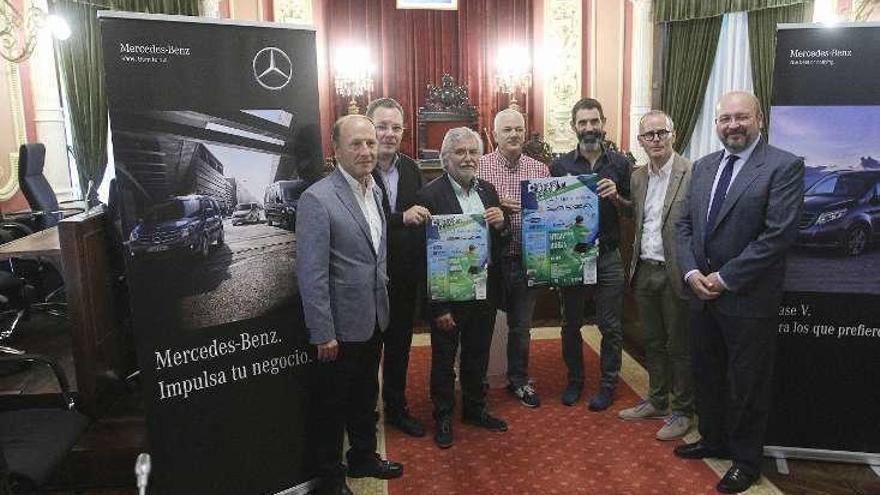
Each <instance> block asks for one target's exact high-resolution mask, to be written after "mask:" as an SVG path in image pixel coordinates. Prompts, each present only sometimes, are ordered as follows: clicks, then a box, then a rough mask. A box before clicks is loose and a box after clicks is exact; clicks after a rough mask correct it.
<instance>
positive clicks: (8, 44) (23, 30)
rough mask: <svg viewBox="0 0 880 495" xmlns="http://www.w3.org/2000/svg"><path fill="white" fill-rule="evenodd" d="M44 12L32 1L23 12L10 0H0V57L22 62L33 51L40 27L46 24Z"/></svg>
mask: <svg viewBox="0 0 880 495" xmlns="http://www.w3.org/2000/svg"><path fill="white" fill-rule="evenodd" d="M47 17H48V16H47V15H46V12H44V11H43V9H41V8H39V7H36V6H35V5H33V4H32V3H31V4H30V6H29V7H25V9H24V13H21V12H19V11H18V9H16V8H15V6H14V5H13V4H12V2H10V0H2V2H0V57H3V58H4V59H6V60H8V61H10V62H13V63H18V62H23V61H25V60H27V58H28V57H30V56H31V54H33V53H34V48H36V46H37V40H38V37H39V34H40V31H41V30H42V28H43V27H44V26H45V25H46V19H47Z"/></svg>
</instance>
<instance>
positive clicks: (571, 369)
mask: <svg viewBox="0 0 880 495" xmlns="http://www.w3.org/2000/svg"><path fill="white" fill-rule="evenodd" d="M596 278H597V285H596V292H595V294H596V296H595V297H596V316H597V320H598V323H599V332H601V334H602V346H601V351H600V353H599V362H600V366H601V368H602V379H601V383H600V386H601V387H603V388H608V389H611V390H613V389H614V388H615V387H617V379H618V375H619V374H620V361H621V354H622V352H623V326H622V324H621V320H622V318H623V290H624V285H625V282H624V277H623V262H621V260H620V251H619V250H618V249H610V250H607V251H601V250H600V252H599V259H598V260H597V266H596ZM587 288H588V287H587V286H585V285H576V286H573V287H563V288H562V289H561V290H560V292H561V298H562V357H563V359H564V360H565V365H566V367H567V368H568V381H569V383H577V384H583V383H584V355H583V347H584V340H583V337H582V336H581V327H582V326H583V324H584V302H585V300H586V297H587Z"/></svg>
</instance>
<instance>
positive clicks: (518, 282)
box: [501, 257, 537, 387]
mask: <svg viewBox="0 0 880 495" xmlns="http://www.w3.org/2000/svg"><path fill="white" fill-rule="evenodd" d="M502 263H503V264H502V266H501V269H502V271H503V279H504V288H503V291H504V294H505V297H506V303H507V329H508V330H507V380H508V381H509V382H510V385H511V386H513V387H520V386H522V385H525V384H527V383H529V342H530V341H531V330H532V315H533V314H534V313H535V299H536V297H537V292H536V290H535V289H530V288H529V287H528V286H527V285H526V274H525V270H524V269H523V265H522V258H520V257H511V258H504V260H503V262H502Z"/></svg>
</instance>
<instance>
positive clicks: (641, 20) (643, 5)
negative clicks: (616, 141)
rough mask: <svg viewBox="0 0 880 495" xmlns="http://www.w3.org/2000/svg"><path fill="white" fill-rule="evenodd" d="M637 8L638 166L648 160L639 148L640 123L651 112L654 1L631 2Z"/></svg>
mask: <svg viewBox="0 0 880 495" xmlns="http://www.w3.org/2000/svg"><path fill="white" fill-rule="evenodd" d="M630 1H631V2H632V4H633V33H632V62H631V63H632V78H631V81H632V90H631V91H632V94H631V103H630V117H629V125H630V133H629V135H630V136H631V137H630V151H632V153H633V155H635V157H636V160H637V161H638V163H646V162H647V160H648V157H647V156H646V155H645V152H644V150H642V147H641V146H640V145H639V144H638V142H637V138H636V136H638V134H639V119H640V118H641V117H642V115H644V114H645V113H646V112H648V111H649V110H651V77H652V76H651V69H652V63H653V59H654V17H653V15H654V13H653V11H652V5H651V3H652V2H651V0H630Z"/></svg>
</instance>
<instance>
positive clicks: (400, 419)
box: [385, 411, 425, 437]
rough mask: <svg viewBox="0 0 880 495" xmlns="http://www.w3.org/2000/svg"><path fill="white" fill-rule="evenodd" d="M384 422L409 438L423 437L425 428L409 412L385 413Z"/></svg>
mask: <svg viewBox="0 0 880 495" xmlns="http://www.w3.org/2000/svg"><path fill="white" fill-rule="evenodd" d="M385 422H386V423H387V424H389V425H391V426H393V427H395V428H397V429H398V430H400V431H402V432H404V433H406V434H407V435H409V436H411V437H423V436H425V427H424V426H422V424H421V423H419V420H417V419H416V418H414V417H412V416H411V415H410V414H409V411H402V412H395V413H386V416H385Z"/></svg>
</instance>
